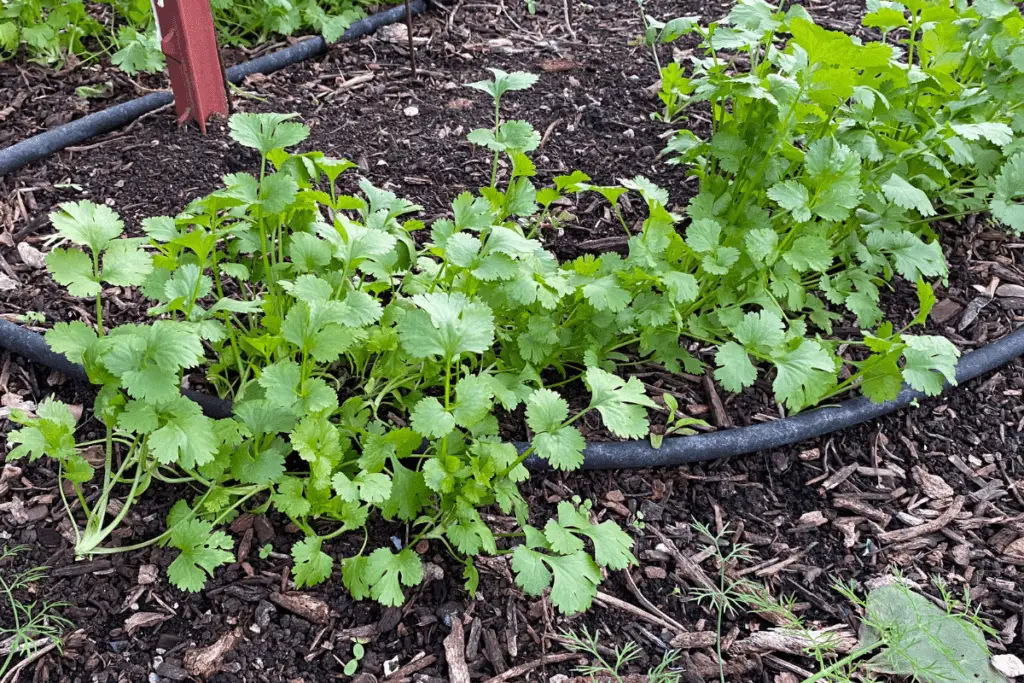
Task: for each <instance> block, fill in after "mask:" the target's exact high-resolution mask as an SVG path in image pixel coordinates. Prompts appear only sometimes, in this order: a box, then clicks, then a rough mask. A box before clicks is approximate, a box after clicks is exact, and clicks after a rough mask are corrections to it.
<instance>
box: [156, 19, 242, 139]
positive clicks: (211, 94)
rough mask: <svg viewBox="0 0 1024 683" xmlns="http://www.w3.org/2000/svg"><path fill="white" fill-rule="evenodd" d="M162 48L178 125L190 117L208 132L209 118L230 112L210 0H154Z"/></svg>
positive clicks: (202, 129) (201, 128)
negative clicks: (207, 121) (207, 122)
mask: <svg viewBox="0 0 1024 683" xmlns="http://www.w3.org/2000/svg"><path fill="white" fill-rule="evenodd" d="M153 7H154V9H155V10H156V17H157V24H158V27H159V31H160V34H161V39H160V47H161V49H163V52H164V55H165V56H166V57H167V71H168V73H169V74H170V77H171V90H172V91H173V92H174V108H175V110H176V111H177V113H178V125H181V124H183V123H185V122H186V121H188V120H189V119H192V120H194V121H195V122H196V123H198V124H199V129H200V130H201V131H203V133H205V132H206V120H207V118H208V117H210V116H211V115H213V114H224V115H225V116H226V115H227V113H228V95H227V91H226V90H225V87H224V74H223V72H222V71H221V66H220V55H219V54H218V52H217V33H216V31H215V30H214V28H213V14H212V12H211V11H210V3H209V1H208V0H153Z"/></svg>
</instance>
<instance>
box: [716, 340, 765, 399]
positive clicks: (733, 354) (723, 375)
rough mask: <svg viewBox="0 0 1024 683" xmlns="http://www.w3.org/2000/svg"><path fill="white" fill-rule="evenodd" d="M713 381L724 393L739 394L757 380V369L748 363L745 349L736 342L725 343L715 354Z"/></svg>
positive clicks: (748, 358)
mask: <svg viewBox="0 0 1024 683" xmlns="http://www.w3.org/2000/svg"><path fill="white" fill-rule="evenodd" d="M715 363H716V364H717V365H718V367H717V368H716V369H715V379H717V380H718V381H719V382H721V384H722V386H723V387H724V388H725V390H726V391H731V392H733V393H739V392H741V391H743V389H744V388H745V387H749V386H750V385H752V384H753V383H754V382H755V381H756V380H757V368H756V367H754V364H753V363H751V362H750V356H748V355H747V351H746V349H744V348H743V347H742V346H740V345H739V344H737V343H736V342H726V343H725V344H722V345H721V346H720V347H718V351H717V353H716V354H715Z"/></svg>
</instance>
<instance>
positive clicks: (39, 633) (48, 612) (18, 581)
mask: <svg viewBox="0 0 1024 683" xmlns="http://www.w3.org/2000/svg"><path fill="white" fill-rule="evenodd" d="M25 550H27V546H16V547H13V548H9V547H6V546H5V547H4V548H2V549H0V562H4V561H5V560H11V559H13V558H14V557H15V556H17V555H19V554H20V553H22V552H24V551H25ZM45 576H46V567H33V568H31V569H25V570H23V571H20V572H16V573H13V574H12V573H11V572H9V571H3V572H0V595H2V599H3V601H4V602H6V605H5V609H9V610H10V615H9V617H8V618H9V619H10V625H0V653H3V652H6V653H7V654H6V657H5V658H4V659H3V660H2V661H0V678H2V677H3V676H4V674H6V673H8V672H9V671H10V670H11V669H12V667H13V666H14V659H15V657H19V656H20V657H29V656H31V655H32V653H33V652H36V651H38V650H39V648H41V647H44V646H46V645H47V644H50V643H53V644H55V645H56V646H57V648H58V650H59V649H60V647H61V645H62V640H61V634H63V633H64V631H66V630H68V629H69V628H71V627H73V626H74V624H72V623H71V621H69V620H68V619H66V618H64V617H62V616H61V615H60V614H58V611H59V610H60V608H61V607H64V605H65V603H63V602H47V601H45V600H44V601H34V602H30V603H25V602H22V601H21V600H20V599H19V598H18V596H17V595H15V593H17V592H18V591H24V590H28V589H29V588H30V587H31V586H32V584H34V583H36V582H38V581H40V580H42V579H43V578H44V577H45Z"/></svg>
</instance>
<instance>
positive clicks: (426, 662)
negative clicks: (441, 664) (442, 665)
mask: <svg viewBox="0 0 1024 683" xmlns="http://www.w3.org/2000/svg"><path fill="white" fill-rule="evenodd" d="M436 661H437V655H426V656H423V657H420V658H419V659H417V660H416V661H413V662H409V663H408V664H406V665H405V666H403V667H401V668H398V669H395V670H394V671H393V672H391V675H390V676H385V677H384V680H385V681H397V680H400V679H402V678H408V677H409V676H412V675H413V674H414V673H416V672H417V671H420V670H422V669H426V668H427V667H428V666H430V665H431V664H433V663H434V662H436Z"/></svg>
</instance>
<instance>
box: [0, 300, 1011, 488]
mask: <svg viewBox="0 0 1024 683" xmlns="http://www.w3.org/2000/svg"><path fill="white" fill-rule="evenodd" d="M0 349H6V350H8V351H12V352H14V353H17V354H18V355H20V356H24V357H25V358H27V359H29V360H31V361H33V362H35V363H39V364H40V365H44V366H46V367H48V368H51V369H53V370H58V371H60V372H62V373H64V374H65V375H67V376H69V377H72V378H74V379H77V380H80V381H83V382H87V381H88V377H87V376H86V373H85V368H83V367H82V366H80V365H76V364H75V363H72V362H71V361H69V360H68V359H67V358H65V357H64V356H62V355H61V354H59V353H55V352H54V351H52V350H51V349H50V347H49V346H48V345H47V344H46V340H45V339H44V338H43V336H42V335H41V334H39V333H37V332H33V331H31V330H28V329H26V328H24V327H22V326H21V325H17V324H15V323H12V322H9V321H7V320H5V319H3V318H0ZM1022 355H1024V326H1022V327H1020V328H1018V329H1017V330H1016V331H1014V332H1012V333H1010V334H1008V335H1007V336H1005V337H1003V338H1002V339H1000V340H998V341H995V342H992V343H991V344H987V345H985V346H983V347H981V348H980V349H976V350H974V351H971V352H970V353H967V354H964V356H963V357H962V358H961V359H960V362H959V363H957V366H956V379H957V383H958V384H963V383H965V382H968V381H970V380H972V379H974V378H976V377H979V376H981V375H984V374H985V373H988V372H991V371H992V370H995V369H996V368H998V367H1000V366H1003V365H1005V364H1007V363H1009V362H1010V361H1012V360H1013V359H1015V358H1018V357H1020V356H1022ZM947 388H948V385H947ZM183 393H184V394H185V396H187V397H188V398H190V399H192V400H193V401H195V402H196V403H198V404H199V405H200V406H202V408H203V412H204V413H206V414H207V415H209V416H210V417H216V418H224V417H230V415H231V402H230V401H227V400H224V399H221V398H217V397H216V396H210V395H209V394H202V393H199V392H194V391H185V392H183ZM924 398H928V396H926V395H925V394H923V393H921V392H919V391H914V390H913V389H911V388H909V387H906V386H905V387H904V388H903V390H902V391H901V392H900V394H899V396H898V397H897V398H896V399H894V400H892V401H887V402H885V403H872V402H871V401H870V400H868V399H867V398H864V397H861V398H852V399H848V400H846V401H843V402H841V403H839V404H838V405H835V406H827V407H823V408H818V409H816V410H811V411H808V412H806V413H800V414H798V415H793V416H792V417H786V418H782V419H779V420H774V421H772V422H764V423H761V424H756V425H750V426H748V427H734V428H733V429H725V430H722V431H719V432H710V433H708V434H698V435H696V436H679V437H670V438H667V439H665V440H664V441H663V442H662V444H661V447H660V448H657V449H656V448H654V447H653V446H651V444H650V442H649V441H647V440H643V441H641V440H635V441H607V442H591V443H588V444H587V447H586V449H585V450H584V451H583V456H584V458H583V469H585V470H612V469H641V468H649V467H672V466H676V465H683V464H687V463H694V462H703V461H706V460H716V459H718V458H725V457H728V456H732V455H745V454H748V453H754V452H755V451H762V450H770V449H773V448H780V447H782V446H788V445H790V444H794V443H797V442H800V441H806V440H808V439H813V438H815V437H819V436H823V435H825V434H829V433H831V432H835V431H838V430H840V429H845V428H847V427H852V426H854V425H858V424H861V423H862V422H867V421H868V420H873V419H875V418H878V417H881V416H883V415H888V414H889V413H892V412H895V411H897V410H899V409H901V408H905V407H907V406H908V405H910V404H911V403H913V402H914V401H916V400H919V399H924ZM515 446H516V448H518V449H519V451H520V452H523V451H524V450H526V449H527V448H528V447H529V444H525V443H516V444H515ZM526 464H527V466H528V467H529V468H530V469H533V470H541V469H544V468H545V467H546V462H545V461H544V460H541V459H540V458H537V457H535V456H531V457H530V458H528V459H527V460H526Z"/></svg>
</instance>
